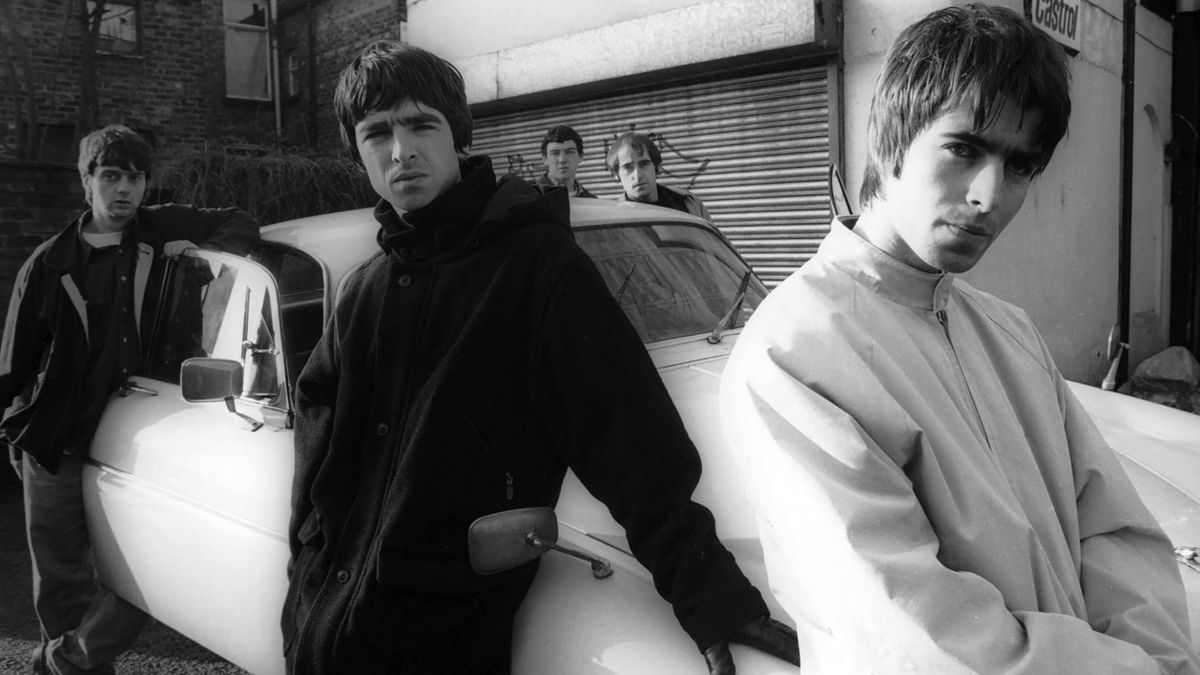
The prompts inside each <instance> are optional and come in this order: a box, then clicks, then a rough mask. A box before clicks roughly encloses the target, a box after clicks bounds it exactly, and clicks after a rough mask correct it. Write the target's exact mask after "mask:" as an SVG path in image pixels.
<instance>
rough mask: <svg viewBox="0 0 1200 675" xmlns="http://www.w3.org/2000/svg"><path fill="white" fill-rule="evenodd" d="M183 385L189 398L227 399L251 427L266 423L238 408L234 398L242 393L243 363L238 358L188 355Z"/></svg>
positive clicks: (181, 375)
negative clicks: (236, 359)
mask: <svg viewBox="0 0 1200 675" xmlns="http://www.w3.org/2000/svg"><path fill="white" fill-rule="evenodd" d="M179 388H180V390H181V392H182V394H183V400H185V401H191V402H196V403H204V402H208V401H225V407H226V408H227V409H228V410H229V412H230V413H232V414H233V415H235V416H236V417H237V418H238V419H239V420H241V422H242V423H243V424H245V425H246V427H247V428H249V429H250V431H258V429H259V427H261V426H262V424H263V423H262V422H259V421H258V420H256V419H254V418H253V417H250V416H249V415H246V414H243V413H240V412H238V410H237V405H236V404H235V402H234V399H236V398H237V397H238V396H241V395H242V364H240V363H238V362H237V361H233V360H231V359H212V358H208V357H202V356H198V357H193V358H190V359H187V360H185V361H184V362H183V363H182V364H180V366H179Z"/></svg>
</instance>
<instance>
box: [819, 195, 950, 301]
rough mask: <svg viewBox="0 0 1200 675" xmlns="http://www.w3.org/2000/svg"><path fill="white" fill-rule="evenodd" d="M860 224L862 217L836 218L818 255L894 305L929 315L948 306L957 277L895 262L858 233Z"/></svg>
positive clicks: (894, 259)
mask: <svg viewBox="0 0 1200 675" xmlns="http://www.w3.org/2000/svg"><path fill="white" fill-rule="evenodd" d="M857 221H858V216H838V217H836V218H834V219H833V223H831V224H830V226H829V234H828V235H827V236H826V237H825V239H824V241H822V242H821V246H820V248H818V249H817V255H819V256H820V257H821V259H822V260H824V261H825V262H827V263H829V264H832V265H833V266H834V267H836V268H838V269H840V270H842V271H843V272H845V273H847V274H849V275H850V276H852V277H854V278H855V279H856V280H857V281H858V282H859V283H862V284H863V285H865V286H867V287H868V288H870V289H871V291H872V292H874V293H877V294H879V295H880V296H883V297H885V298H887V299H889V300H891V301H892V302H896V303H899V304H901V305H905V306H908V307H913V308H915V309H923V310H927V311H933V310H939V309H942V308H944V307H945V306H946V299H947V297H948V296H949V293H950V291H951V289H952V287H953V285H954V275H952V274H947V273H945V272H924V271H922V270H919V269H917V268H915V267H913V266H911V265H908V264H906V263H903V262H901V261H899V260H897V259H896V258H893V257H892V256H890V255H888V254H887V253H886V252H884V251H883V250H882V249H880V248H877V247H876V246H875V245H874V244H872V243H871V242H869V241H867V240H866V239H863V238H862V237H860V236H858V235H857V234H855V233H854V231H853V228H854V225H855V223H856V222H857Z"/></svg>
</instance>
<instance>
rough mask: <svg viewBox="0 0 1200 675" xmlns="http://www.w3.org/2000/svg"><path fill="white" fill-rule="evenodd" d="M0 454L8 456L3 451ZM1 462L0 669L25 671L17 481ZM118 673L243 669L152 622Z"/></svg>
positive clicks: (27, 612) (27, 639)
mask: <svg viewBox="0 0 1200 675" xmlns="http://www.w3.org/2000/svg"><path fill="white" fill-rule="evenodd" d="M4 459H7V457H5V458H4ZM12 475H13V473H12V469H11V468H10V467H9V466H8V462H7V461H4V462H3V463H0V675H18V674H20V673H26V672H28V667H29V666H28V659H29V653H30V651H31V650H32V649H33V647H34V645H36V644H37V642H38V627H37V620H36V619H34V616H33V601H32V600H31V598H30V580H29V553H28V551H27V550H26V548H25V534H24V532H25V530H24V525H23V522H24V520H23V519H24V513H23V508H24V507H23V505H22V503H21V484H20V483H19V482H16V480H15V478H14V479H13V480H10V479H9V476H12ZM117 672H118V673H121V674H122V675H166V674H169V675H205V674H207V675H245V671H244V670H242V669H240V668H237V667H235V666H233V665H231V664H230V663H228V662H226V661H225V660H223V659H221V658H220V657H218V656H216V655H215V654H213V653H212V652H209V651H208V650H206V649H204V648H203V647H201V646H199V645H197V644H196V643H194V642H192V641H191V640H188V639H187V638H185V637H183V636H182V635H180V634H178V633H176V632H175V631H173V630H171V629H169V628H167V627H166V626H163V625H162V624H159V623H157V622H154V623H151V624H150V626H149V627H148V628H147V629H146V631H145V632H144V633H142V636H141V638H140V639H139V640H138V643H137V645H136V646H134V648H133V649H132V650H131V651H130V652H128V653H127V654H125V655H124V656H123V657H121V659H120V660H119V661H118V662H117Z"/></svg>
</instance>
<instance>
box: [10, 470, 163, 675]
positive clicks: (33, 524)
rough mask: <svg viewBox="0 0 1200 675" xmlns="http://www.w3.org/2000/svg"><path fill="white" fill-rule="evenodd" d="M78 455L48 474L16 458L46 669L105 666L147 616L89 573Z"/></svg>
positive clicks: (105, 668) (89, 553)
mask: <svg viewBox="0 0 1200 675" xmlns="http://www.w3.org/2000/svg"><path fill="white" fill-rule="evenodd" d="M83 461H84V456H83V455H82V454H70V455H64V456H63V458H62V461H61V462H60V463H59V465H58V473H56V474H51V473H50V472H49V471H46V470H45V469H44V468H42V467H41V466H40V465H38V463H37V461H36V460H34V459H33V458H32V457H30V456H29V455H25V456H24V457H23V461H22V462H21V464H22V467H21V481H22V483H23V487H24V491H25V532H26V535H27V536H28V540H29V555H30V557H31V558H32V560H33V607H34V611H35V612H36V613H37V617H38V623H39V624H40V625H41V629H42V645H41V649H42V650H43V652H42V653H43V656H44V658H45V663H46V667H47V669H48V671H49V672H51V673H61V674H69V675H74V674H76V673H89V672H99V673H106V672H112V665H111V663H112V661H113V659H115V658H117V656H119V655H120V654H121V653H122V652H124V651H125V650H127V649H129V648H130V647H132V646H133V643H134V642H136V641H137V637H138V634H139V633H141V631H142V628H143V627H144V626H145V625H146V622H147V621H148V620H149V617H148V616H147V615H146V614H145V613H144V612H142V610H140V609H138V608H137V607H135V606H133V605H131V604H129V603H128V602H126V601H124V600H122V599H121V598H119V597H117V596H116V595H115V594H114V593H113V592H112V591H109V590H108V589H106V588H104V587H103V586H101V585H100V584H99V582H98V581H97V580H96V568H95V565H94V564H93V562H92V544H91V538H90V537H89V536H88V530H87V520H86V519H85V517H84V509H83V488H82V475H83Z"/></svg>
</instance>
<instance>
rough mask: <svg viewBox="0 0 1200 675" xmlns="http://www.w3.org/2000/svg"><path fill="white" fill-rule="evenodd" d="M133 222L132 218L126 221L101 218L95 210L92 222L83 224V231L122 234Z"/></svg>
mask: <svg viewBox="0 0 1200 675" xmlns="http://www.w3.org/2000/svg"><path fill="white" fill-rule="evenodd" d="M132 220H133V218H132V217H129V218H125V219H124V220H116V219H115V218H108V217H105V216H101V215H100V214H98V213H96V211H95V210H93V211H92V218H91V220H89V221H88V222H86V223H84V224H83V231H84V232H88V233H92V234H110V233H112V232H121V231H123V230H124V229H125V227H126V226H128V225H129V223H130V222H131V221H132Z"/></svg>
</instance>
